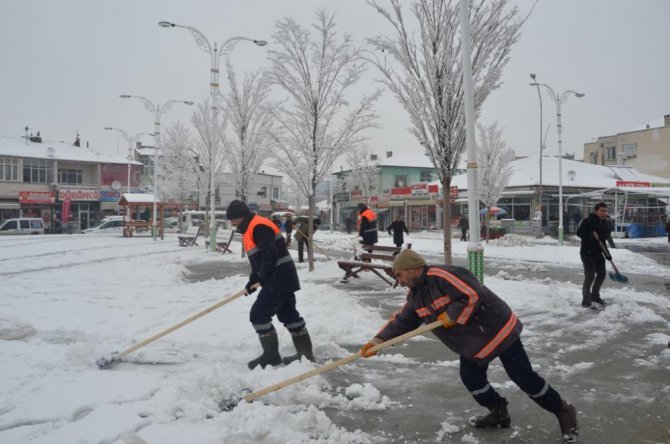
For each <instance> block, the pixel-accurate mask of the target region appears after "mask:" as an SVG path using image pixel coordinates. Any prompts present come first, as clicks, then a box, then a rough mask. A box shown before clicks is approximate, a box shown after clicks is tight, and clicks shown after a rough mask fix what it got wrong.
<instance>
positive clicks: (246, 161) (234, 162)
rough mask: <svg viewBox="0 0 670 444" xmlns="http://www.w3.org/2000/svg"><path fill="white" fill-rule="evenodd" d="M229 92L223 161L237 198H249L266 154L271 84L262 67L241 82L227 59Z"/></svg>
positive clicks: (271, 120) (269, 126)
mask: <svg viewBox="0 0 670 444" xmlns="http://www.w3.org/2000/svg"><path fill="white" fill-rule="evenodd" d="M226 67H227V71H228V94H227V95H225V96H224V101H225V103H226V114H227V116H228V121H229V123H230V130H231V131H232V133H233V136H232V137H226V138H225V139H224V143H223V145H224V147H225V154H226V164H227V166H228V167H229V168H230V171H231V172H232V174H233V178H234V185H235V190H236V191H237V192H238V193H239V196H240V199H241V200H242V201H244V202H247V201H248V196H249V190H250V189H251V186H252V185H253V183H252V180H253V178H254V175H255V174H256V173H257V172H258V169H259V168H260V166H261V165H262V164H263V161H264V160H265V158H266V156H267V153H268V149H267V148H268V134H269V133H270V132H271V130H272V124H273V117H272V114H271V112H270V108H269V104H268V93H269V91H270V84H269V83H268V82H267V81H266V80H265V78H264V73H263V71H262V70H258V71H255V72H253V73H251V74H247V75H246V76H245V78H244V80H243V81H242V84H241V85H240V84H239V83H238V81H237V76H236V74H235V71H234V70H233V67H232V65H231V64H230V61H229V60H227V61H226Z"/></svg>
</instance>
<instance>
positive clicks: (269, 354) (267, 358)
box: [249, 331, 282, 370]
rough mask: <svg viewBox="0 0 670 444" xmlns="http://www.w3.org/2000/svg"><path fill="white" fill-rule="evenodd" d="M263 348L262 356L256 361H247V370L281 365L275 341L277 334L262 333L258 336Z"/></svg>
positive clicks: (277, 344)
mask: <svg viewBox="0 0 670 444" xmlns="http://www.w3.org/2000/svg"><path fill="white" fill-rule="evenodd" d="M258 339H260V341H261V347H263V354H262V355H260V356H259V357H257V358H256V359H254V360H252V361H249V368H250V369H251V370H253V369H255V368H256V367H258V366H259V365H260V366H261V368H265V366H266V365H279V364H281V362H282V361H281V356H279V339H277V332H276V331H273V332H270V333H264V334H260V335H258Z"/></svg>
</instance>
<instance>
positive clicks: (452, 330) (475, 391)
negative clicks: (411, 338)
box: [360, 250, 579, 442]
mask: <svg viewBox="0 0 670 444" xmlns="http://www.w3.org/2000/svg"><path fill="white" fill-rule="evenodd" d="M393 271H394V272H395V273H396V278H397V279H398V282H399V283H400V285H402V286H403V287H407V288H408V289H409V291H408V293H407V297H406V299H405V304H404V305H403V307H402V308H401V309H400V311H398V312H396V313H395V314H393V316H392V317H391V319H390V320H389V321H388V322H387V323H386V324H385V325H384V326H383V327H382V328H381V330H379V331H378V332H377V334H376V335H375V336H374V337H373V338H372V339H371V340H370V341H369V342H368V343H366V344H365V345H364V346H363V347H362V348H361V350H360V353H361V356H363V357H365V358H367V357H370V356H373V355H374V354H375V353H374V352H370V351H369V350H370V348H372V347H374V346H375V345H377V344H380V343H382V342H385V341H388V340H390V339H393V338H395V337H398V336H400V335H402V334H405V333H408V332H410V331H412V330H414V329H416V328H418V327H419V326H420V325H421V324H430V323H432V322H434V321H437V320H440V321H442V325H443V326H442V327H437V328H436V329H434V330H433V334H434V335H435V336H436V337H437V338H438V339H439V340H440V341H441V342H442V343H443V344H444V345H445V346H447V347H448V348H449V349H450V350H452V351H453V352H454V353H456V354H458V355H459V357H460V376H461V381H462V382H463V384H464V385H465V387H466V388H467V389H468V391H469V392H470V393H471V394H472V396H473V397H474V399H475V401H476V402H477V403H479V405H481V406H483V407H486V408H487V409H488V410H489V413H488V414H484V415H481V416H473V417H471V418H470V420H469V423H470V425H471V426H473V427H475V428H497V427H500V428H508V427H509V426H510V422H511V418H510V415H509V412H508V411H507V400H506V399H505V398H503V397H501V396H500V395H499V394H498V391H497V390H496V389H495V388H494V387H493V386H492V385H491V384H490V383H489V381H488V378H487V371H488V367H489V364H490V363H491V361H493V360H494V359H496V358H498V359H499V360H500V362H501V363H502V366H503V368H504V369H505V372H507V374H508V375H509V377H510V379H511V380H512V381H513V382H514V383H515V384H516V385H517V386H518V387H519V388H520V389H521V390H523V391H524V392H525V393H526V394H527V395H528V396H530V398H531V399H532V400H533V401H534V402H535V403H536V404H537V405H539V406H540V407H542V408H543V409H545V410H547V411H549V412H551V413H553V414H554V415H556V418H557V419H558V423H559V427H560V429H561V433H562V435H563V441H564V442H575V441H576V440H577V435H578V434H579V428H578V425H577V413H576V411H575V408H574V407H573V406H572V405H571V404H569V403H568V402H567V401H565V400H563V399H562V398H561V396H560V395H559V394H558V392H557V391H556V390H554V389H553V388H552V387H551V386H550V385H549V383H548V382H546V381H545V380H544V379H543V378H542V377H541V376H540V375H538V374H537V373H536V372H535V371H534V370H533V367H532V366H531V363H530V360H529V359H528V355H527V354H526V351H525V349H524V347H523V344H522V343H521V337H520V335H521V330H522V328H523V327H522V325H521V321H520V320H519V319H518V318H517V316H516V314H515V313H514V312H513V311H512V309H511V308H510V307H509V306H508V305H507V303H505V301H504V300H503V299H501V298H500V297H498V295H496V294H495V293H493V292H492V291H491V290H490V289H489V288H487V287H485V286H484V285H482V284H480V283H479V281H477V278H475V276H474V275H473V274H472V273H470V271H468V270H467V269H465V268H462V267H454V266H447V265H434V266H429V265H426V261H425V260H424V258H423V257H421V256H420V255H419V254H418V253H416V252H415V251H414V250H404V251H402V252H401V253H400V254H398V255H397V256H396V258H395V260H394V261H393ZM438 377H441V376H438ZM411 383H413V384H416V383H417V381H416V380H413V381H412V382H411Z"/></svg>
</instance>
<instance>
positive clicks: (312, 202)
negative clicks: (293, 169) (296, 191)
mask: <svg viewBox="0 0 670 444" xmlns="http://www.w3.org/2000/svg"><path fill="white" fill-rule="evenodd" d="M307 200H308V202H309V222H308V224H307V239H308V241H307V260H308V262H309V271H314V248H313V247H314V230H313V228H314V212H315V211H316V196H315V195H314V194H313V193H312V195H311V196H309V197H308V198H307Z"/></svg>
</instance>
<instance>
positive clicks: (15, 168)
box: [0, 157, 19, 182]
mask: <svg viewBox="0 0 670 444" xmlns="http://www.w3.org/2000/svg"><path fill="white" fill-rule="evenodd" d="M0 180H3V181H7V182H18V181H19V159H10V158H9V157H0Z"/></svg>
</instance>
